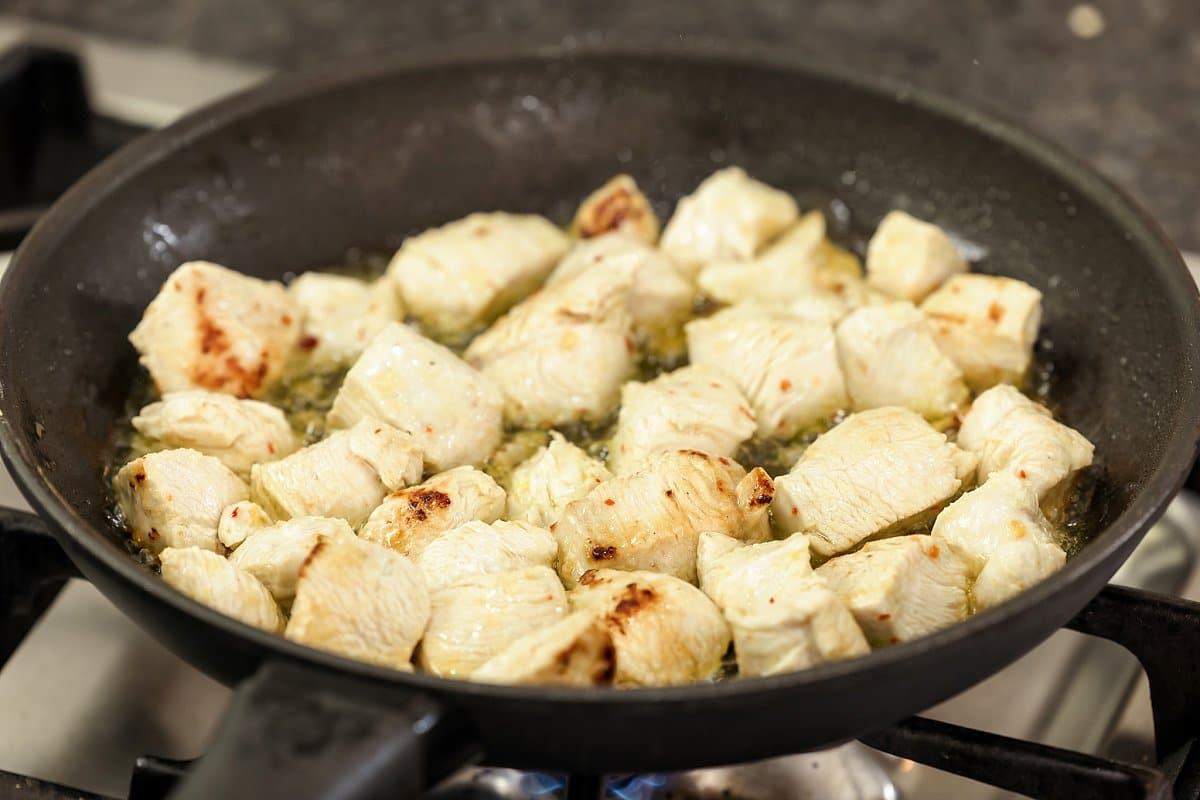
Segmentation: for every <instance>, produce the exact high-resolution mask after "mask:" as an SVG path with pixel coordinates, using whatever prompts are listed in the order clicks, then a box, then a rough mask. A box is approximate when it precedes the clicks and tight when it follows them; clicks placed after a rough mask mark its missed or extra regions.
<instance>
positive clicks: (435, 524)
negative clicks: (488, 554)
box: [358, 467, 504, 558]
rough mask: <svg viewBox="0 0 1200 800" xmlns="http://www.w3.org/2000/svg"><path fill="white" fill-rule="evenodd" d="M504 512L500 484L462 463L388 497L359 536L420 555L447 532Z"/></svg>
mask: <svg viewBox="0 0 1200 800" xmlns="http://www.w3.org/2000/svg"><path fill="white" fill-rule="evenodd" d="M503 513H504V490H503V489H501V488H500V485H499V484H497V483H496V481H494V480H493V479H492V477H491V476H490V475H488V474H487V473H484V472H480V471H479V470H477V469H475V468H474V467H457V468H455V469H452V470H448V471H446V472H443V473H441V474H438V475H434V476H433V477H432V478H430V479H429V480H427V481H425V482H424V483H420V484H417V485H416V486H410V487H408V488H407V489H401V490H400V491H398V492H393V493H392V494H390V495H388V496H387V498H386V499H385V500H384V501H383V503H381V504H380V505H379V507H378V508H376V509H375V510H374V511H372V512H371V516H370V517H369V518H368V519H367V521H366V523H365V524H364V525H363V526H362V529H361V530H359V532H358V535H359V536H361V537H362V538H364V539H369V540H371V541H373V542H378V543H379V544H382V545H386V546H387V547H390V548H391V549H393V550H395V551H397V552H399V553H403V554H404V555H406V556H408V557H409V558H417V557H418V556H420V555H421V552H422V551H423V550H424V549H425V548H426V547H427V546H428V545H429V543H430V542H432V541H433V540H434V539H436V538H438V537H439V536H441V535H442V534H443V533H445V532H446V531H448V530H452V529H453V528H457V527H458V526H459V525H463V524H465V523H467V522H470V521H472V520H479V521H481V522H494V521H496V520H498V519H500V516H501V515H502V514H503Z"/></svg>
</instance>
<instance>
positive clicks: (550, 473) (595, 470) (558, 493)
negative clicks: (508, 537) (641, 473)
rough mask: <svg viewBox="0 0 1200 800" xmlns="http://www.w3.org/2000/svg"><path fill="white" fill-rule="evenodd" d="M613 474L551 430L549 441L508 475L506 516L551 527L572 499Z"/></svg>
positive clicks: (580, 495)
mask: <svg viewBox="0 0 1200 800" xmlns="http://www.w3.org/2000/svg"><path fill="white" fill-rule="evenodd" d="M611 477H612V473H611V472H609V471H608V468H607V467H605V466H604V464H602V463H600V462H599V461H597V460H596V459H594V458H592V457H591V456H589V455H588V454H587V453H586V452H584V450H583V448H581V447H577V446H575V445H573V444H571V443H570V442H568V441H567V440H566V439H565V438H564V437H563V435H562V434H561V433H559V432H558V431H551V432H550V443H549V444H548V445H546V446H545V447H543V448H542V449H540V450H538V451H537V452H536V453H534V454H533V455H532V456H530V457H529V458H528V459H526V460H525V461H523V462H521V463H520V464H519V465H518V466H517V467H516V468H515V469H514V470H513V471H512V475H510V476H509V479H508V510H507V513H506V514H505V516H507V517H508V518H509V519H512V520H523V521H525V522H529V523H531V524H533V525H539V526H541V527H543V528H549V527H550V526H551V525H553V524H554V523H555V522H558V518H559V517H560V516H562V512H563V509H565V508H566V507H567V506H568V505H569V504H570V503H572V502H574V501H575V500H578V499H579V498H581V497H583V496H584V495H586V494H587V493H588V492H590V491H591V490H592V489H594V488H595V487H596V486H597V485H598V484H601V483H604V482H605V481H606V480H608V479H609V478H611Z"/></svg>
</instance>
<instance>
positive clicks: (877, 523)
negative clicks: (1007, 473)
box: [774, 408, 976, 556]
mask: <svg viewBox="0 0 1200 800" xmlns="http://www.w3.org/2000/svg"><path fill="white" fill-rule="evenodd" d="M975 463H976V462H975V457H974V456H973V455H971V454H970V453H968V452H966V451H963V450H960V449H959V448H958V447H956V446H955V445H953V444H951V443H950V442H949V441H947V440H946V436H945V435H944V434H942V433H939V432H938V431H936V430H934V429H933V427H931V426H930V425H929V423H928V422H926V421H925V420H923V419H922V418H921V417H920V416H919V415H917V414H915V413H913V412H912V411H909V410H908V409H905V408H877V409H875V410H873V411H863V412H860V413H858V414H852V415H850V416H849V417H847V418H846V420H845V422H842V423H841V424H840V425H838V426H837V427H835V428H833V429H832V430H830V431H829V432H828V433H826V434H824V435H822V436H820V437H818V438H817V440H816V441H815V442H813V444H812V445H811V446H810V447H809V448H808V449H807V450H806V451H805V452H804V455H803V456H801V458H800V460H799V461H797V462H796V464H795V466H793V467H792V470H791V472H789V473H788V474H787V475H782V476H780V477H779V478H776V479H775V503H774V518H775V524H776V525H778V526H779V527H780V528H782V529H783V530H784V531H786V532H788V533H792V532H795V531H801V532H803V533H806V534H808V537H809V545H810V546H811V547H812V549H813V551H814V552H816V553H818V554H820V555H822V556H833V555H837V554H838V553H842V552H845V551H846V550H849V549H851V548H852V547H854V546H855V545H857V544H858V543H859V542H861V541H863V540H864V539H868V538H870V537H872V536H875V535H877V534H880V533H885V532H890V531H899V530H903V529H905V528H906V527H908V526H910V525H912V524H914V523H915V522H918V521H921V520H923V519H924V517H925V516H926V515H928V514H929V513H930V512H931V511H933V510H935V509H937V508H938V507H939V506H941V505H942V504H943V503H945V502H946V501H948V500H950V499H952V498H954V497H955V496H957V495H958V493H959V492H960V491H961V490H962V489H963V487H964V485H966V484H969V483H970V481H971V478H972V477H973V476H974V474H975Z"/></svg>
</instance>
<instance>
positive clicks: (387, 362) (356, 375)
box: [328, 291, 502, 471]
mask: <svg viewBox="0 0 1200 800" xmlns="http://www.w3.org/2000/svg"><path fill="white" fill-rule="evenodd" d="M442 293H443V294H446V292H445V291H443V292H442ZM500 412H501V396H500V392H499V391H498V390H497V389H496V387H495V386H494V385H492V383H491V381H490V380H488V379H486V378H485V377H483V376H482V375H480V374H479V373H478V372H476V371H475V370H474V369H472V368H471V367H469V366H468V365H467V364H466V363H464V362H463V361H462V359H460V358H459V357H458V356H456V355H455V354H454V353H452V352H450V350H448V349H446V348H445V347H442V346H441V345H440V344H437V343H436V342H432V341H430V340H429V339H426V338H425V337H423V336H421V335H419V334H418V333H416V332H415V331H413V330H412V329H410V328H408V327H407V326H405V325H401V324H400V323H398V322H397V323H392V324H390V325H388V326H387V327H386V328H384V329H383V330H382V331H380V332H379V334H377V335H376V336H375V338H374V339H372V340H371V343H370V344H369V345H367V349H366V350H365V351H364V352H363V354H362V356H361V357H359V359H358V361H356V362H355V363H354V366H353V367H351V368H350V371H349V372H348V373H346V379H345V380H344V381H343V382H342V388H341V389H340V390H339V391H338V393H337V397H336V398H334V401H333V408H332V409H330V411H329V417H328V421H329V424H330V425H332V426H333V427H335V428H345V427H349V426H351V425H353V424H354V423H356V422H358V421H359V420H360V419H363V418H364V417H374V418H376V419H381V420H383V421H384V422H387V423H389V424H391V425H394V426H395V427H397V428H399V429H401V430H403V431H407V432H408V433H409V434H411V435H412V437H413V439H414V440H415V441H416V444H417V446H418V447H420V449H421V452H422V453H424V455H425V464H426V465H427V467H428V468H429V469H431V470H434V471H441V470H447V469H451V468H453V467H458V466H461V465H463V464H480V463H483V462H484V461H486V460H487V457H488V456H489V455H491V454H492V451H493V450H495V449H496V446H497V445H499V444H500V435H501V431H502V420H501V413H500Z"/></svg>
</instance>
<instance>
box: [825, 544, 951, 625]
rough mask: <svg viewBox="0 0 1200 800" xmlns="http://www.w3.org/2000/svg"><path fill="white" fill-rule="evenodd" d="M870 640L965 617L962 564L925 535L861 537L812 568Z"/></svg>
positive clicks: (947, 549)
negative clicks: (852, 548) (854, 546)
mask: <svg viewBox="0 0 1200 800" xmlns="http://www.w3.org/2000/svg"><path fill="white" fill-rule="evenodd" d="M817 575H818V576H819V577H821V578H824V579H825V581H826V582H827V583H828V584H829V586H830V588H832V589H833V590H834V591H835V592H837V594H838V595H839V596H840V597H841V598H842V600H843V601H844V602H845V603H846V605H847V606H849V607H850V611H851V613H853V614H854V618H855V619H856V620H858V624H859V626H860V627H861V628H862V629H863V632H864V633H865V634H866V635H867V641H869V642H870V643H871V644H872V645H875V646H879V645H886V644H894V643H896V642H906V641H908V640H909V639H915V638H917V637H918V636H924V635H926V634H929V633H933V632H934V631H936V630H939V629H941V628H945V627H946V626H948V625H950V624H952V623H954V622H958V621H959V620H961V619H964V618H965V617H966V616H967V565H966V563H965V562H964V561H963V560H962V559H961V558H960V557H959V556H958V554H957V553H955V552H954V550H953V549H951V548H949V547H947V546H946V545H945V543H939V541H938V540H937V539H935V538H934V537H932V536H929V535H927V534H914V535H912V536H899V537H896V538H893V539H881V540H879V541H875V542H867V543H866V544H865V545H863V546H862V549H860V550H858V551H856V552H853V553H849V554H847V555H844V556H838V557H837V558H834V559H831V560H829V561H826V562H825V563H824V564H822V565H821V566H820V567H818V568H817Z"/></svg>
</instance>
